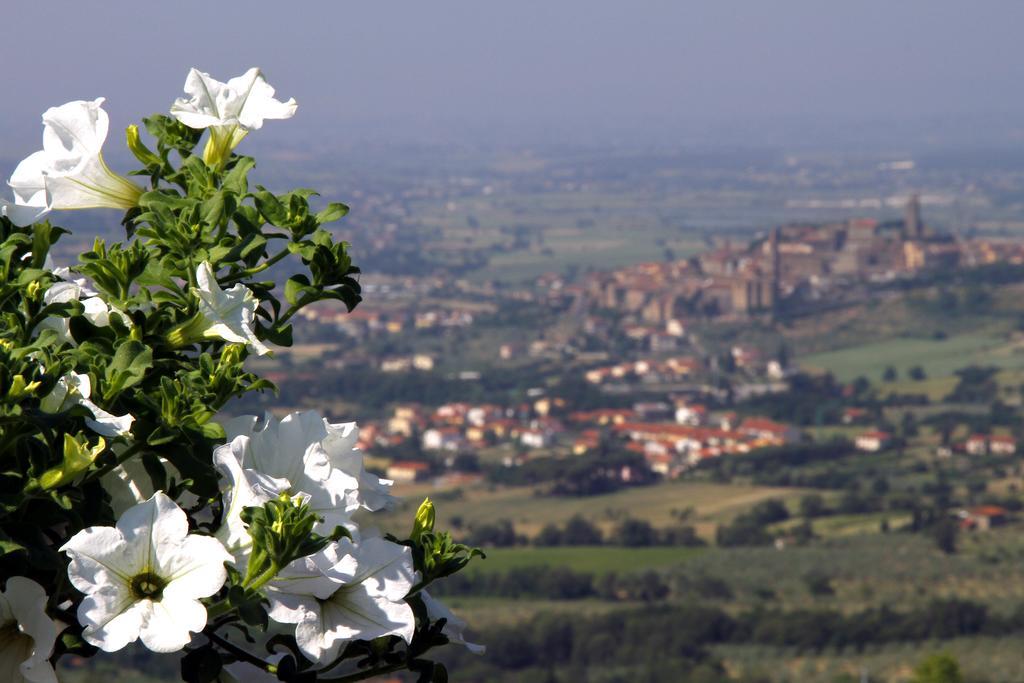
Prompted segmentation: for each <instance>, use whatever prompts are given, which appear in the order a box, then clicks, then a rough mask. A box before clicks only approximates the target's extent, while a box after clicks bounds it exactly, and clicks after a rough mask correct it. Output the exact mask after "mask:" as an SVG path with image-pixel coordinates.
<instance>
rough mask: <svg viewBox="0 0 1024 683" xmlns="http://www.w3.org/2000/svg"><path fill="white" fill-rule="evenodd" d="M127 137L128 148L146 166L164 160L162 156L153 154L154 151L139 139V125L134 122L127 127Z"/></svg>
mask: <svg viewBox="0 0 1024 683" xmlns="http://www.w3.org/2000/svg"><path fill="white" fill-rule="evenodd" d="M125 138H126V139H127V141H128V149H130V150H131V151H132V154H134V155H135V158H136V159H138V160H139V161H141V162H142V163H143V164H145V165H146V166H152V165H157V166H159V165H160V164H161V163H162V162H161V161H160V157H158V156H157V155H155V154H153V152H152V151H150V149H149V148H148V147H146V145H144V144H143V143H142V140H140V139H139V127H138V126H136V125H135V124H134V123H133V124H132V125H130V126H128V128H127V129H125Z"/></svg>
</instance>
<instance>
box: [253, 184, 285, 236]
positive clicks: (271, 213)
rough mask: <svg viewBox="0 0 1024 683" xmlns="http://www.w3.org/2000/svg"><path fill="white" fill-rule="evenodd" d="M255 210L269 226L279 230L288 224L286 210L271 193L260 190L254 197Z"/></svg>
mask: <svg viewBox="0 0 1024 683" xmlns="http://www.w3.org/2000/svg"><path fill="white" fill-rule="evenodd" d="M254 200H255V201H256V208H257V209H259V212H260V213H261V214H263V217H264V218H265V219H267V222H268V223H270V224H271V225H276V226H277V227H279V228H283V227H286V226H287V224H288V209H287V208H286V207H285V205H284V204H282V203H281V202H280V201H279V200H278V199H277V197H275V196H274V195H273V193H271V192H267V191H266V190H260V191H259V192H257V193H256V196H255V197H254Z"/></svg>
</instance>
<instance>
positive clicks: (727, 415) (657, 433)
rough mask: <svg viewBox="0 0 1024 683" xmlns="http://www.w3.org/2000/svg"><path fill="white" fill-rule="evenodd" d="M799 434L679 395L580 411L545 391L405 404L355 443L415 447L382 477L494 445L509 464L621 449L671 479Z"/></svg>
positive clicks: (442, 464)
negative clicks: (507, 448) (529, 397)
mask: <svg viewBox="0 0 1024 683" xmlns="http://www.w3.org/2000/svg"><path fill="white" fill-rule="evenodd" d="M804 438H805V437H804V435H803V434H802V433H801V432H800V431H799V430H798V429H796V428H795V427H792V426H790V425H785V424H781V423H778V422H775V421H772V420H768V419H765V418H758V417H745V418H739V417H738V416H737V415H736V413H734V412H720V413H712V412H711V411H709V410H708V409H707V408H706V407H705V406H703V405H700V404H694V403H690V402H687V401H685V400H682V399H678V400H675V401H672V402H648V403H637V404H635V405H634V406H633V407H632V408H601V409H596V410H577V411H573V410H570V407H569V406H568V405H567V403H566V401H564V400H562V399H558V398H550V397H540V398H537V399H536V400H534V401H533V402H528V403H522V404H520V405H516V406H499V405H494V404H470V403H448V404H445V405H441V406H438V407H437V408H434V409H429V408H426V407H424V406H421V405H418V404H407V405H400V406H396V407H395V408H394V410H393V412H392V414H391V415H390V416H389V417H388V418H387V419H385V420H382V421H378V422H369V423H366V424H364V425H362V426H361V429H360V447H361V448H363V449H364V450H366V451H367V452H369V453H371V454H373V453H375V452H381V451H382V450H384V449H388V448H396V447H401V446H403V445H405V446H411V447H412V449H413V450H416V451H418V452H419V453H420V459H412V460H409V459H406V458H404V457H403V458H401V459H399V460H395V461H393V462H391V463H389V465H388V469H387V476H388V477H389V478H392V479H395V480H397V481H419V480H421V479H424V478H427V477H428V476H431V475H435V474H439V473H441V472H443V471H450V470H452V469H458V466H459V456H460V455H464V454H475V453H478V452H479V451H480V450H481V449H483V448H486V447H491V446H496V445H499V444H511V445H513V446H514V448H513V449H511V452H512V453H514V455H509V456H507V457H505V458H504V461H503V464H504V465H505V466H509V467H513V466H517V465H521V464H522V463H524V462H526V461H528V460H530V459H531V458H533V457H538V456H552V455H553V456H556V457H587V456H588V455H593V454H595V453H598V452H602V451H604V452H608V451H609V450H615V449H625V450H627V451H632V452H634V453H638V454H640V455H642V456H643V458H644V460H645V461H646V463H647V465H648V467H649V469H650V470H651V471H653V472H656V473H658V474H661V475H663V476H666V477H675V476H678V475H679V474H680V473H682V472H684V471H685V470H686V469H688V468H691V467H693V466H695V465H696V464H698V463H699V462H701V461H702V460H704V459H706V458H712V457H719V456H726V455H736V454H742V453H747V452H749V451H751V450H754V449H757V448H765V447H770V446H783V445H786V444H792V443H798V442H800V441H802V440H803V439H804ZM406 450H409V449H406Z"/></svg>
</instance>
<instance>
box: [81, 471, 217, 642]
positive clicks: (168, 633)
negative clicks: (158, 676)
mask: <svg viewBox="0 0 1024 683" xmlns="http://www.w3.org/2000/svg"><path fill="white" fill-rule="evenodd" d="M61 550H62V551H64V552H66V553H67V554H68V555H69V556H70V558H71V564H70V565H68V578H70V579H71V583H72V585H74V587H75V588H77V589H78V590H79V591H81V592H82V593H85V595H86V597H85V599H84V600H83V601H82V604H81V605H80V606H79V608H78V620H79V621H80V622H81V623H82V624H83V625H84V626H85V630H84V631H83V632H82V636H83V637H84V638H85V639H86V640H87V641H88V642H90V643H92V644H93V645H95V646H97V647H99V648H100V649H102V650H104V651H106V652H114V651H116V650H120V649H121V648H123V647H124V646H125V645H127V644H128V643H132V642H135V640H137V639H139V638H141V639H142V643H143V645H145V646H146V647H148V648H149V649H150V650H153V651H154V652H177V651H178V650H181V649H182V648H184V647H185V646H186V645H187V644H188V643H189V641H190V640H191V638H192V636H191V633H192V632H194V631H201V630H202V629H203V628H204V627H205V626H206V607H204V606H203V604H202V603H201V602H200V601H199V598H205V597H209V596H211V595H213V594H214V593H216V592H217V591H218V590H220V588H221V586H223V585H224V581H225V580H226V579H227V571H226V570H225V568H224V563H225V562H228V561H230V560H231V556H230V555H229V554H228V552H227V551H226V550H225V549H224V546H223V545H221V543H220V541H218V540H217V539H215V538H211V537H209V536H198V535H195V534H191V535H190V534H189V533H188V519H187V518H186V517H185V513H184V512H183V511H182V510H181V508H179V507H178V506H177V505H175V503H174V501H173V500H171V499H170V498H168V497H167V496H166V495H165V494H164V493H163V492H160V491H158V492H157V493H155V494H153V497H152V498H150V499H149V500H147V501H146V502H144V503H140V504H138V505H136V506H134V507H132V508H131V509H129V510H128V511H126V512H125V513H124V514H123V515H121V518H120V519H119V520H118V521H117V526H116V527H99V526H94V527H89V528H88V529H84V530H82V531H79V532H78V533H77V534H75V535H74V536H73V537H72V538H71V540H70V541H68V542H67V543H65V544H64V545H63V546H62V547H61Z"/></svg>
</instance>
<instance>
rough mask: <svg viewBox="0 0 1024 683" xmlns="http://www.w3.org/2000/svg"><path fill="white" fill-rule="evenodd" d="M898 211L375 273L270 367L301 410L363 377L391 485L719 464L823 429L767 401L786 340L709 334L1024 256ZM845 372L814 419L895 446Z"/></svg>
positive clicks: (1023, 249)
mask: <svg viewBox="0 0 1024 683" xmlns="http://www.w3.org/2000/svg"><path fill="white" fill-rule="evenodd" d="M904 214H905V215H904V217H903V219H902V220H895V221H889V222H880V221H878V220H874V219H864V218H852V219H849V220H846V221H842V222H833V223H824V224H787V225H783V226H780V227H776V228H773V229H771V230H769V231H768V232H767V233H765V234H762V235H757V236H755V237H754V238H752V239H750V240H749V241H747V242H746V243H742V244H741V243H738V242H734V241H732V240H725V241H723V242H722V243H721V244H718V245H715V246H714V247H713V248H711V249H709V250H708V251H705V252H702V253H698V254H695V255H694V256H692V257H689V258H687V259H683V260H674V261H665V262H646V263H640V264H636V265H631V266H627V267H623V268H620V269H616V270H608V271H594V272H589V273H585V274H581V275H580V276H579V277H578V278H577V279H576V280H570V279H569V278H567V277H565V276H562V275H557V274H546V275H542V276H541V277H539V278H537V280H536V281H535V282H534V283H533V284H532V286H528V287H527V286H521V287H502V286H498V285H497V284H496V283H489V282H482V283H474V282H469V281H466V280H457V279H456V280H453V279H451V278H446V277H443V276H431V277H423V278H412V277H405V278H371V279H370V280H369V281H368V283H367V292H368V294H369V296H368V300H369V301H368V303H367V304H365V305H363V306H360V307H359V308H358V309H356V310H355V311H354V312H352V313H346V312H345V311H344V310H343V309H339V308H337V307H331V306H328V305H323V306H316V307H310V309H307V310H306V311H304V312H303V315H304V316H305V317H306V321H305V322H304V325H303V328H302V336H301V339H300V341H301V342H302V343H300V344H299V345H298V346H297V347H296V348H295V349H294V350H293V351H291V352H288V353H284V354H282V362H284V363H285V364H286V366H287V367H286V368H282V369H278V370H272V371H271V372H270V373H269V375H268V376H269V377H271V378H272V379H274V380H275V381H276V382H277V383H278V384H279V385H280V386H281V387H282V391H283V392H284V394H285V396H288V397H291V398H293V400H294V401H295V403H296V404H297V405H301V404H302V402H303V398H302V397H304V396H307V395H310V394H311V392H315V393H322V394H324V395H328V396H329V395H330V388H329V387H330V383H331V382H333V381H339V382H345V383H347V385H348V386H356V385H357V384H358V386H365V388H366V390H367V392H369V396H370V400H369V401H367V400H363V401H362V403H361V405H360V409H361V410H362V411H363V413H364V415H363V416H361V419H360V424H361V432H360V443H361V446H362V447H363V448H364V450H365V451H366V452H367V453H369V454H370V455H372V456H375V457H377V458H378V459H377V461H376V462H377V463H378V466H379V468H380V469H381V470H382V471H383V472H384V473H386V475H387V476H388V477H389V478H392V479H394V480H396V481H406V482H417V481H423V480H428V479H434V478H438V477H440V479H439V480H438V481H440V482H448V483H450V484H452V485H456V484H458V483H459V482H463V483H465V482H466V481H473V480H479V479H481V478H483V477H485V476H488V473H493V472H495V470H494V468H498V470H499V471H500V470H502V469H508V468H517V467H522V466H523V465H526V464H529V463H531V462H535V461H542V462H547V461H550V460H561V459H566V458H575V459H583V460H582V461H583V462H585V461H586V458H587V457H588V456H591V457H592V456H594V455H595V454H600V455H602V456H609V455H612V456H614V457H615V458H616V460H615V462H616V463H617V464H616V466H615V467H614V468H610V469H607V472H606V478H609V479H613V480H615V481H617V483H618V484H621V485H630V484H631V483H638V482H646V481H649V480H650V478H651V477H667V478H675V477H679V476H682V475H684V474H685V473H686V472H688V471H690V470H693V469H694V468H697V467H698V466H699V465H700V464H701V463H702V462H703V461H706V460H708V459H713V458H719V457H728V456H733V455H738V454H745V453H749V452H751V451H756V450H758V449H770V448H779V447H783V446H792V445H798V444H803V445H807V444H812V443H814V442H815V440H820V438H821V435H820V434H816V433H815V430H808V429H807V428H806V426H807V425H806V419H805V420H803V422H804V424H800V422H801V420H800V419H799V417H798V416H797V415H795V413H794V412H793V411H787V410H778V409H773V410H771V411H764V410H763V409H762V408H761V407H760V406H764V405H765V404H764V400H765V397H771V396H775V397H778V399H777V400H778V402H779V404H780V405H783V404H787V403H792V402H793V401H792V399H791V394H792V392H793V391H795V390H794V388H793V381H792V380H793V378H794V377H795V376H797V377H799V378H800V380H801V382H806V381H807V380H806V377H805V375H803V374H801V369H800V367H799V364H798V363H797V362H796V359H794V358H792V357H791V355H792V354H791V352H789V351H788V349H787V347H786V345H785V342H784V341H783V342H782V343H780V344H779V345H777V346H775V347H772V346H770V345H768V344H766V343H763V342H762V343H760V344H758V343H753V342H748V341H744V340H743V339H742V338H740V339H737V340H736V341H735V342H733V343H727V344H725V345H724V346H723V343H722V340H721V339H718V338H716V336H715V335H716V330H718V329H725V328H728V327H729V326H731V325H735V324H737V323H741V324H742V323H743V322H744V321H758V324H760V325H762V326H767V327H769V328H770V327H771V326H772V325H776V324H778V323H779V322H785V321H787V320H789V321H792V320H799V319H800V318H802V317H806V316H808V315H809V314H811V313H820V312H822V311H828V310H836V309H843V308H850V307H854V306H857V305H859V304H862V303H863V302H865V301H867V300H869V299H870V298H871V297H873V296H877V295H878V293H879V292H883V293H885V292H892V291H899V288H901V287H907V286H914V285H915V283H919V284H921V283H923V284H927V283H928V282H929V278H931V277H933V276H934V275H935V274H937V273H942V274H949V273H953V272H963V273H978V272H985V269H986V268H993V267H996V268H999V267H1008V268H1011V269H1012V268H1017V267H1018V266H1020V264H1022V263H1024V246H1021V245H1019V244H999V243H996V242H993V241H992V240H989V239H959V238H957V237H956V236H954V235H950V234H947V233H941V232H938V231H934V230H932V229H930V228H928V226H927V225H926V224H925V222H924V221H923V219H922V216H921V209H920V203H919V201H918V198H917V196H913V195H912V196H910V197H909V199H908V201H907V203H906V207H905V212H904ZM347 340H351V342H352V343H349V342H348V341H347ZM453 350H454V352H453ZM513 377H514V378H515V379H514V381H513V380H512V378H513ZM829 381H830V382H831V381H833V380H831V379H830V378H829ZM354 383H356V384H354ZM852 386H853V385H843V384H842V383H833V384H832V385H830V386H829V387H828V388H827V389H824V390H823V391H825V392H830V393H829V400H834V401H835V402H837V405H838V406H839V407H838V409H835V410H833V411H832V412H831V414H830V416H829V417H828V418H826V419H824V420H823V419H822V418H821V417H820V416H819V417H818V418H817V419H816V424H817V425H818V426H821V425H822V424H827V423H829V422H831V423H832V424H837V425H847V426H850V427H851V428H856V429H857V430H859V431H850V432H848V433H847V434H846V437H847V438H848V439H849V441H850V443H851V444H852V446H853V447H854V448H856V449H859V450H861V451H864V452H879V451H882V450H885V449H887V448H890V447H892V446H893V445H894V444H897V443H903V441H902V440H901V439H900V438H898V436H897V435H894V434H893V433H892V432H894V431H897V430H896V429H894V427H893V425H891V424H889V423H888V422H887V420H886V418H885V416H884V415H883V411H882V410H881V409H880V408H879V407H878V405H877V397H875V396H873V395H872V394H871V392H870V391H867V390H865V389H864V387H860V388H859V389H854V388H852ZM315 387H322V388H320V389H317V388H315ZM418 388H422V389H423V392H422V394H421V395H422V398H421V399H420V400H416V398H415V397H416V396H417V393H418ZM460 397H475V398H476V399H478V400H462V399H461V398H460ZM365 398H366V396H364V399H365ZM340 412H341V410H340V409H339V413H340ZM365 413H370V414H369V415H365ZM342 416H343V415H340V414H339V417H342ZM993 438H995V437H993ZM999 438H1000V439H1003V441H1000V442H998V443H997V445H996V446H994V447H993V448H994V449H995V450H998V449H999V448H1002V449H1009V452H1013V450H1015V448H1016V445H1015V440H1014V439H1013V438H1012V437H1009V436H1000V437H999ZM994 443H995V442H994ZM968 452H970V449H968ZM595 462H597V461H596V460H595ZM496 476H497V477H498V479H500V478H501V477H502V476H505V475H500V474H499V475H496Z"/></svg>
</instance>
